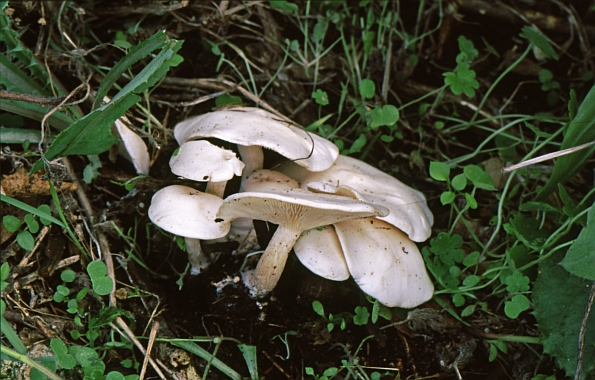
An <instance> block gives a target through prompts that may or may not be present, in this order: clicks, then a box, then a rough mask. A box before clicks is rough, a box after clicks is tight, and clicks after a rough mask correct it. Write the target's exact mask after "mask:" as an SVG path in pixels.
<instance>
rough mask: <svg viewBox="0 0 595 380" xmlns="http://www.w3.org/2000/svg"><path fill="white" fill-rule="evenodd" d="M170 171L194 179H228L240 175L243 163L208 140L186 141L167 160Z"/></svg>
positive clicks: (231, 153)
mask: <svg viewBox="0 0 595 380" xmlns="http://www.w3.org/2000/svg"><path fill="white" fill-rule="evenodd" d="M169 166H170V167H171V171H172V173H174V174H176V175H179V176H180V177H184V178H188V179H191V180H194V181H212V182H223V181H229V180H230V179H232V178H233V176H234V175H238V176H239V175H242V169H244V163H243V162H242V161H240V160H239V159H238V157H237V156H236V154H235V153H234V152H232V151H231V150H227V149H223V148H220V147H218V146H216V145H213V144H211V143H210V142H208V141H205V140H200V141H188V142H186V143H184V144H182V145H181V146H180V150H179V151H178V154H177V155H175V156H172V158H171V159H170V160H169Z"/></svg>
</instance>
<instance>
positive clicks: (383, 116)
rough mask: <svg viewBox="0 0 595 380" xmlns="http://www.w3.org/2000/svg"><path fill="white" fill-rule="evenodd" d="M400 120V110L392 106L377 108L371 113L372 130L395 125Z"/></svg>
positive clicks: (386, 105)
mask: <svg viewBox="0 0 595 380" xmlns="http://www.w3.org/2000/svg"><path fill="white" fill-rule="evenodd" d="M398 120H399V109H398V108H397V107H395V106H393V105H392V104H385V105H384V106H382V107H376V108H374V109H373V110H372V112H370V128H372V129H376V128H378V127H381V126H383V125H385V126H388V125H393V124H395V123H396V122H397V121H398Z"/></svg>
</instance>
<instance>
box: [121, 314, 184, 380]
mask: <svg viewBox="0 0 595 380" xmlns="http://www.w3.org/2000/svg"><path fill="white" fill-rule="evenodd" d="M116 324H117V325H118V326H119V327H120V328H121V329H122V330H124V331H123V332H122V331H120V330H119V329H118V328H117V327H116ZM110 326H111V327H112V328H113V329H115V330H117V331H119V332H120V334H122V336H124V337H125V338H126V339H128V340H129V341H131V342H132V343H134V345H135V346H136V348H138V349H139V351H140V352H141V353H142V354H143V355H145V357H148V358H149V359H148V360H149V364H151V367H153V369H154V370H155V372H156V373H157V375H158V376H159V377H160V378H161V379H163V380H167V378H166V377H165V375H164V374H163V372H161V370H160V369H159V366H158V365H157V363H159V365H160V366H161V367H162V368H164V369H166V370H167V367H165V366H164V365H163V364H162V363H161V362H159V360H153V359H151V358H150V357H149V356H147V351H146V350H145V348H144V347H143V345H142V344H141V343H140V342H139V341H138V339H136V337H135V336H134V333H133V332H132V330H130V327H128V325H127V324H126V322H124V320H123V319H122V318H121V317H118V318H116V320H115V324H114V323H110ZM169 375H170V376H171V377H172V378H175V376H174V375H173V374H172V373H171V372H170V373H169Z"/></svg>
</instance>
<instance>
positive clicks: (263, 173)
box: [242, 169, 300, 192]
mask: <svg viewBox="0 0 595 380" xmlns="http://www.w3.org/2000/svg"><path fill="white" fill-rule="evenodd" d="M242 187H243V190H244V192H246V191H248V192H250V191H275V190H289V189H297V188H298V187H300V184H299V182H298V181H296V180H295V179H293V178H291V177H288V176H286V175H285V174H283V173H280V172H276V171H274V170H268V169H260V170H257V171H255V172H253V173H252V174H250V175H249V176H248V177H246V179H245V180H244V182H242Z"/></svg>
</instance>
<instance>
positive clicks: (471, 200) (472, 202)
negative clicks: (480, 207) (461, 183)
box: [465, 193, 477, 210]
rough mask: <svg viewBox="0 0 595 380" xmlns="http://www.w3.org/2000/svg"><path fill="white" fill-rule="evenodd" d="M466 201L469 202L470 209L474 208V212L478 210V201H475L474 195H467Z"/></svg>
mask: <svg viewBox="0 0 595 380" xmlns="http://www.w3.org/2000/svg"><path fill="white" fill-rule="evenodd" d="M465 201H466V202H467V204H468V205H469V207H470V208H472V209H473V210H475V209H476V208H477V201H476V200H475V197H473V195H471V194H469V193H465Z"/></svg>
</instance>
